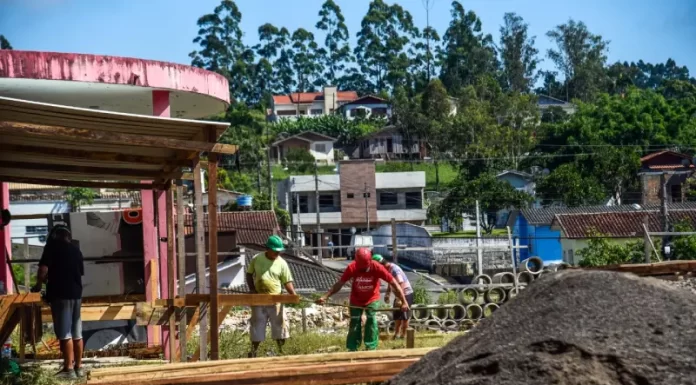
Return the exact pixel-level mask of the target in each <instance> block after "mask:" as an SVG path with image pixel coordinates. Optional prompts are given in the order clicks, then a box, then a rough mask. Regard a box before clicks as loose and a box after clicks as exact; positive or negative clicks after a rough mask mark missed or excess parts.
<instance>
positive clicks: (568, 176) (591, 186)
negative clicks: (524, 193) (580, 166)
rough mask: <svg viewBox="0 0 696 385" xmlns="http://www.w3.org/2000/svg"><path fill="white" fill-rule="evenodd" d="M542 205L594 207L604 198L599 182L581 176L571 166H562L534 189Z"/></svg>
mask: <svg viewBox="0 0 696 385" xmlns="http://www.w3.org/2000/svg"><path fill="white" fill-rule="evenodd" d="M536 192H537V194H539V196H540V197H541V198H542V200H543V204H551V203H553V202H560V203H563V204H564V205H566V206H568V207H577V206H583V205H595V204H599V203H601V202H602V199H604V197H605V196H606V195H605V193H604V191H603V189H602V186H601V185H600V183H599V181H597V179H595V178H593V177H591V176H590V177H583V175H582V174H581V173H580V172H579V171H578V170H577V168H576V167H575V166H574V165H573V164H572V163H568V164H564V165H562V166H560V167H558V168H557V169H555V170H554V171H553V172H552V173H551V174H550V175H548V176H547V177H544V178H543V179H541V181H540V182H539V184H538V185H537V188H536Z"/></svg>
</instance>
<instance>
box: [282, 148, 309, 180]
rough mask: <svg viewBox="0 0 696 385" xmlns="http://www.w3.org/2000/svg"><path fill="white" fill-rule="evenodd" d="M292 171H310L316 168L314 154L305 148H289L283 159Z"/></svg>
mask: <svg viewBox="0 0 696 385" xmlns="http://www.w3.org/2000/svg"><path fill="white" fill-rule="evenodd" d="M283 161H284V162H285V164H286V167H287V168H288V171H290V172H291V173H303V174H304V173H308V172H310V171H312V170H314V166H315V163H316V160H315V159H314V156H313V155H312V154H311V153H310V152H309V151H307V150H305V149H304V148H292V149H290V150H288V152H287V155H286V156H285V159H284V160H283Z"/></svg>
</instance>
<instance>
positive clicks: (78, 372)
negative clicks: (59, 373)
mask: <svg viewBox="0 0 696 385" xmlns="http://www.w3.org/2000/svg"><path fill="white" fill-rule="evenodd" d="M75 375H76V376H78V377H79V378H83V377H84V376H85V369H84V368H82V367H79V368H75Z"/></svg>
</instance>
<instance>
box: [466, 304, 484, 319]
mask: <svg viewBox="0 0 696 385" xmlns="http://www.w3.org/2000/svg"><path fill="white" fill-rule="evenodd" d="M481 317H483V308H481V306H479V305H477V304H475V303H472V304H471V305H467V307H466V318H467V319H470V320H480V319H481Z"/></svg>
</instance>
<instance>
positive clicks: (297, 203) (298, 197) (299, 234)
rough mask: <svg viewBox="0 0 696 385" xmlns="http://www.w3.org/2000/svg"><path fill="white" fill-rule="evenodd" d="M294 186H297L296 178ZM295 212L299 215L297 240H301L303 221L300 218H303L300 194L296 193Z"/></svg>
mask: <svg viewBox="0 0 696 385" xmlns="http://www.w3.org/2000/svg"><path fill="white" fill-rule="evenodd" d="M292 185H293V186H294V185H295V178H292ZM295 208H296V210H295V212H296V213H297V238H300V237H301V236H302V235H301V234H302V220H301V219H300V217H301V216H302V213H301V212H300V194H298V193H295ZM299 243H300V246H304V245H303V243H304V242H302V241H300V242H299Z"/></svg>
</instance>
